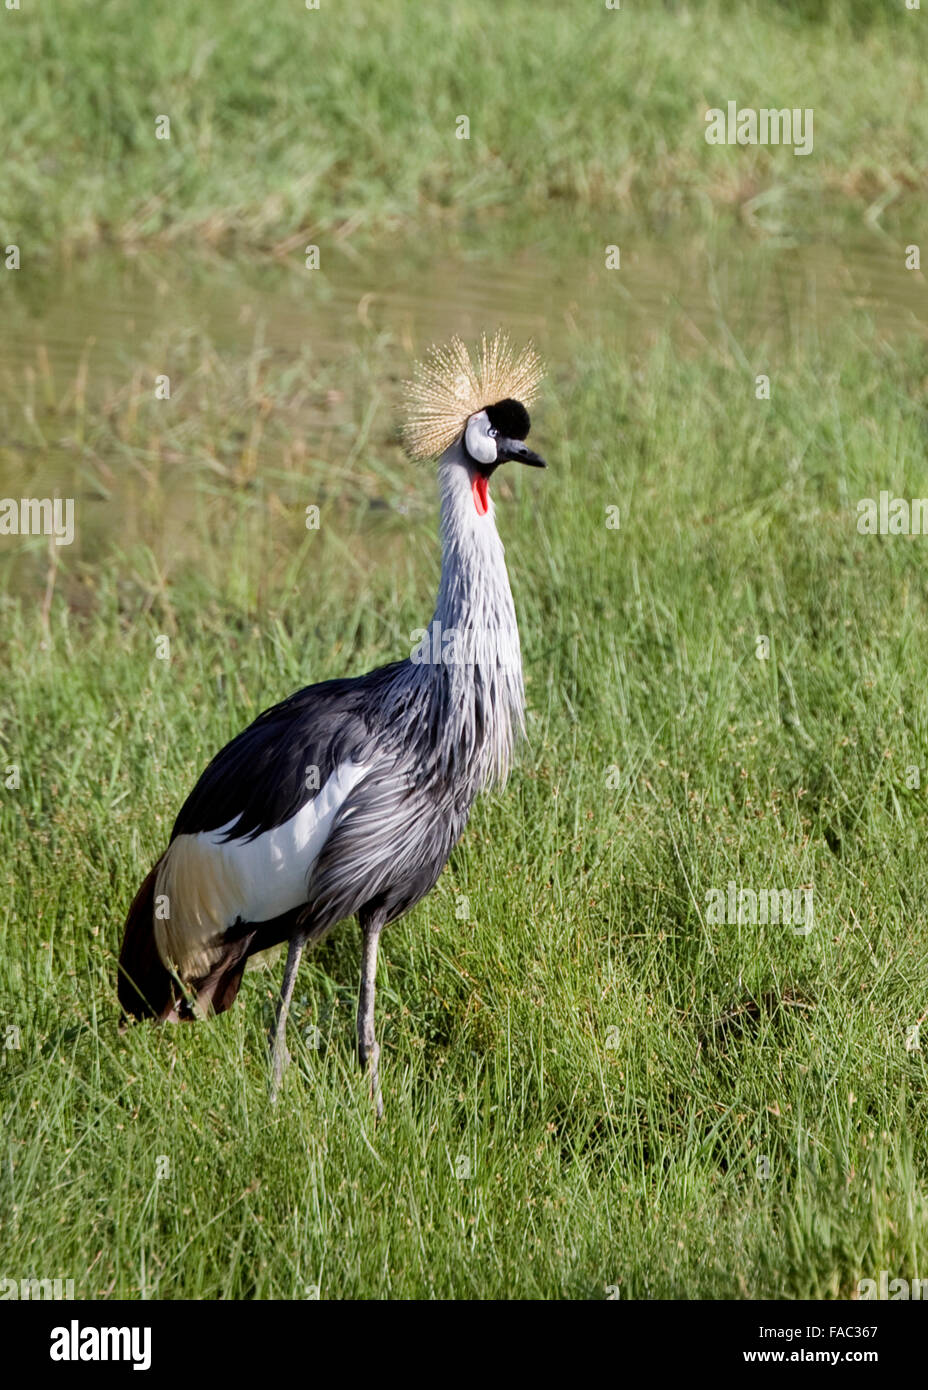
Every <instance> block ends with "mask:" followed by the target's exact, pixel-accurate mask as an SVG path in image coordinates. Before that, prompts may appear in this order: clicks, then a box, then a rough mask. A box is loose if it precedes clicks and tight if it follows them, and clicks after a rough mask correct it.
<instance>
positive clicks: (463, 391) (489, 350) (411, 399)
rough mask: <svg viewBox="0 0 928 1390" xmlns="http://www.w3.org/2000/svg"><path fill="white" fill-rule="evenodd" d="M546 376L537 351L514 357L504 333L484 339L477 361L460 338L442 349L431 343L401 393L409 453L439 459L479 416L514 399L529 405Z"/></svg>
mask: <svg viewBox="0 0 928 1390" xmlns="http://www.w3.org/2000/svg"><path fill="white" fill-rule="evenodd" d="M543 376H544V365H543V363H542V361H541V358H540V357H539V356H538V354H537V352H536V351H535V348H534V346H533V345H532V344H531V343H528V344H527V345H526V346H525V347H524V348H523V349H522V351H521V352H520V353H519V354H518V355H516V353H515V350H514V349H513V346H512V344H511V342H510V341H509V339H508V337H507V336H506V334H505V333H503V332H502V330H499V331H497V332H496V333H495V334H494V335H493V337H492V338H488V337H487V335H486V334H485V333H484V334H483V336H482V338H481V339H480V348H479V352H478V353H477V356H476V359H475V360H474V359H472V358H471V355H470V353H469V352H468V350H467V348H466V346H465V345H464V343H463V342H462V341H461V339H460V338H452V339H451V342H450V343H448V344H447V345H446V346H443V347H436V346H435V345H434V344H433V346H432V347H431V348H430V349H429V351H428V352H427V353H426V356H425V359H424V360H423V361H422V362H417V363H416V365H415V367H414V368H413V377H412V380H411V381H407V382H406V384H405V386H404V388H403V394H404V397H405V401H406V409H407V412H408V414H407V418H406V422H405V424H404V427H403V438H404V440H405V443H406V448H407V450H408V451H409V453H410V454H411V455H412V457H413V458H417V459H428V458H437V456H438V455H439V454H443V453H444V451H445V450H446V449H447V448H448V445H449V444H453V443H454V441H455V440H456V439H457V437H458V435H459V434H460V433H461V431H462V430H463V429H464V426H465V424H466V423H467V419H468V417H469V416H471V415H473V414H474V412H475V411H478V410H483V409H484V408H485V407H486V406H488V405H495V404H496V402H497V401H502V400H506V399H508V398H510V397H511V398H512V399H513V400H517V401H521V402H522V404H523V405H524V406H529V405H531V403H532V401H533V400H534V399H535V397H536V396H537V394H538V383H539V382H540V381H541V379H542V377H543Z"/></svg>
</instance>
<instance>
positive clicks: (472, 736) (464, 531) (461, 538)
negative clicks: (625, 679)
mask: <svg viewBox="0 0 928 1390" xmlns="http://www.w3.org/2000/svg"><path fill="white" fill-rule="evenodd" d="M475 473H476V470H475V468H474V465H473V464H472V463H470V461H469V460H468V459H467V456H466V455H465V454H464V451H463V448H462V446H461V444H460V441H458V442H456V443H455V444H452V445H451V447H450V448H449V449H447V450H446V451H445V453H444V454H443V455H442V457H441V459H440V461H439V467H438V479H439V491H440V495H441V540H442V572H441V585H440V588H439V591H438V600H437V603H436V606H435V616H434V618H433V620H432V626H431V629H430V636H429V639H428V642H429V656H430V661H429V670H430V673H431V675H432V676H433V679H434V683H435V692H436V697H437V700H438V704H439V707H440V714H439V719H440V721H441V727H440V728H437V729H436V732H437V733H438V734H439V736H440V738H441V742H442V745H443V747H444V749H445V754H446V757H445V759H443V761H446V762H447V763H448V764H454V765H457V766H459V767H460V765H461V763H463V764H464V765H465V766H466V769H467V776H468V780H471V779H472V780H473V784H474V789H475V790H476V789H477V788H479V787H480V786H483V785H486V784H487V783H489V782H492V781H497V780H504V779H505V777H506V774H507V773H508V771H509V766H510V762H511V760H512V750H513V744H514V742H515V738H516V736H517V735H518V734H519V733H521V732H522V730H523V728H524V713H523V711H524V693H523V686H522V655H521V651H520V648H519V629H518V627H517V625H516V614H515V607H514V605H513V602H512V591H511V590H510V588H509V576H508V574H507V572H506V562H505V558H504V554H503V543H502V541H501V540H500V538H499V533H498V532H497V529H496V522H495V520H494V515H493V513H494V509H493V503H492V501H490V503H489V510H488V511H487V512H486V513H485V514H481V513H480V512H479V511H478V509H477V506H476V503H475V500H474V495H473V482H474V476H475ZM439 644H440V650H439ZM461 770H462V771H463V768H461Z"/></svg>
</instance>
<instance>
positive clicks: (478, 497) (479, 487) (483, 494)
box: [473, 473, 490, 516]
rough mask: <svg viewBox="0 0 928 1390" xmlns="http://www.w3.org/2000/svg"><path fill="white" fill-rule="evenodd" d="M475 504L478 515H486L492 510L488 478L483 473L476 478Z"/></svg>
mask: <svg viewBox="0 0 928 1390" xmlns="http://www.w3.org/2000/svg"><path fill="white" fill-rule="evenodd" d="M473 490H474V506H475V507H476V508H477V515H478V516H486V514H487V512H488V511H489V510H490V493H489V488H488V485H487V480H486V478H485V477H484V476H483V474H482V473H478V474H477V476H476V477H475V478H474V489H473Z"/></svg>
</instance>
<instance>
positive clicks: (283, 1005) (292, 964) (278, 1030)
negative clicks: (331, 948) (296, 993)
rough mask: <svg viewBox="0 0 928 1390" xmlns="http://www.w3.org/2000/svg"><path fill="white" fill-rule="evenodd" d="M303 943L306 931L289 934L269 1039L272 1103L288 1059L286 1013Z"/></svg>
mask: <svg viewBox="0 0 928 1390" xmlns="http://www.w3.org/2000/svg"><path fill="white" fill-rule="evenodd" d="M305 945H306V933H305V932H297V934H296V935H295V936H291V938H290V945H289V947H288V949H287V964H286V966H285V967H284V982H283V984H282V985H281V987H280V1001H279V1003H278V1005H277V1021H276V1023H275V1025H274V1036H273V1038H272V1040H271V1104H272V1105H273V1104H274V1102H275V1101H276V1100H277V1093H278V1091H279V1090H280V1080H281V1077H282V1076H283V1074H284V1072H285V1070H286V1068H287V1064H288V1063H289V1061H290V1053H289V1051H288V1049H287V1015H288V1014H289V1012H290V1000H291V999H292V998H293V986H294V984H295V983H296V972H297V970H298V969H299V965H300V956H301V955H302V954H303V947H304V946H305Z"/></svg>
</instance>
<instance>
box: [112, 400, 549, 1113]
mask: <svg viewBox="0 0 928 1390" xmlns="http://www.w3.org/2000/svg"><path fill="white" fill-rule="evenodd" d="M494 422H495V423H494ZM466 423H467V429H466V431H462V434H461V435H460V436H459V437H458V438H457V439H456V440H455V441H454V442H453V443H452V444H451V445H450V447H448V448H447V449H446V450H445V452H444V453H443V454H442V457H441V459H440V460H439V465H438V481H439V494H440V499H441V541H442V571H441V582H440V586H439V591H438V598H437V601H436V605H435V611H434V615H433V618H432V621H431V623H430V624H429V626H428V628H426V629H425V630H424V632H422V633H419V634H416V637H415V641H414V642H411V647H412V649H411V652H410V655H409V656H408V657H407V658H406V659H405V660H402V661H398V662H395V663H393V664H391V665H389V666H384V667H381V668H379V669H377V670H375V671H372V672H370V673H369V674H367V675H365V676H361V677H358V678H355V679H353V680H338V681H328V682H324V683H323V684H321V685H317V686H312V687H309V688H308V689H306V690H303V691H300V692H298V693H297V694H296V695H294V696H291V697H290V699H289V700H285V701H284V702H283V703H282V704H280V705H277V706H275V707H273V708H272V709H270V710H268V711H266V712H265V713H264V714H263V715H261V716H260V717H259V718H258V719H257V720H255V722H254V723H253V724H252V725H251V726H250V727H249V728H248V729H246V730H244V731H243V732H242V733H241V734H240V735H239V736H238V737H237V738H236V739H233V741H232V742H231V743H230V744H229V745H227V747H226V748H224V749H223V750H222V751H221V752H220V753H219V754H218V755H217V756H216V758H214V759H213V761H212V763H211V764H210V765H209V767H208V768H207V769H206V771H205V772H204V773H203V776H202V777H201V778H200V780H199V782H198V783H197V786H196V787H195V788H194V790H193V792H192V793H191V795H190V796H189V797H188V799H187V801H186V802H185V804H184V807H183V808H182V810H181V812H180V815H179V816H178V818H177V822H176V824H175V826H174V831H173V834H172V837H171V843H170V845H169V847H168V850H167V851H166V853H165V854H164V856H162V859H161V860H160V861H159V864H158V865H157V866H156V868H155V870H154V871H153V872H152V874H151V875H149V878H148V879H147V880H146V883H145V885H143V889H142V890H141V891H140V893H139V895H138V897H137V899H136V902H135V903H134V904H133V908H132V911H131V912H130V917H129V921H128V923H127V927H126V935H125V940H124V943H123V951H122V955H121V959H120V964H121V970H122V974H121V979H120V1000H121V1002H122V1003H123V1007H124V1009H125V1010H126V1012H127V1013H132V1014H136V1015H138V1016H143V1015H145V1014H153V1015H155V1016H156V1017H160V1018H174V1019H185V1018H191V1017H194V1016H196V1015H197V1014H198V1013H203V1012H207V1011H209V1010H213V1011H215V1012H221V1011H222V1010H223V1009H224V1008H227V1007H228V1005H229V1004H230V1003H231V1001H232V1000H233V999H234V997H235V994H236V991H237V989H238V984H239V981H240V978H241V974H242V971H243V969H244V966H245V962H246V960H247V959H248V957H249V956H250V955H253V954H254V953H255V952H258V951H262V950H265V949H267V948H268V947H269V946H271V945H273V944H276V942H278V941H280V940H284V939H289V941H290V952H289V956H288V962H287V970H286V974H285V982H284V989H283V991H282V995H281V1002H280V1007H279V1011H278V1023H277V1030H276V1038H275V1045H274V1084H273V1090H274V1092H275V1093H276V1088H277V1084H278V1083H279V1079H280V1074H281V1071H282V1068H283V1065H284V1063H285V1061H286V1046H285V1043H284V1037H283V1032H284V1027H285V1023H286V1017H287V1012H288V1009H289V1005H290V999H291V995H292V990H293V982H294V978H295V975H296V968H297V965H298V962H299V958H300V953H301V951H302V949H303V946H304V944H305V943H306V942H308V941H309V942H312V941H315V940H318V939H320V938H321V937H322V936H323V935H325V933H326V932H327V931H329V930H330V929H331V928H332V927H333V926H334V925H335V924H336V923H338V922H340V921H343V920H344V919H346V918H348V917H351V916H355V915H357V916H358V918H359V920H360V922H361V925H362V929H363V932H364V942H365V945H364V960H363V970H362V991H361V1004H360V1008H359V1015H358V1042H359V1049H360V1054H361V1056H362V1059H367V1060H368V1062H369V1064H370V1066H371V1071H372V1086H373V1089H374V1092H375V1094H379V1092H378V1082H377V1075H376V1072H377V1056H378V1049H377V1047H376V1043H375V1041H374V1035H373V998H374V993H373V988H374V987H373V974H374V971H375V969H376V959H377V944H378V939H379V934H380V931H381V930H382V928H383V926H385V925H386V924H388V923H389V922H392V921H394V920H396V918H398V917H400V916H402V915H403V914H404V913H405V912H407V911H408V910H409V909H410V908H411V907H413V906H415V904H416V903H417V902H419V900H420V899H421V898H422V897H423V896H424V895H425V894H426V893H427V892H428V891H429V890H430V889H431V888H432V886H433V885H434V883H435V882H436V880H437V878H438V876H439V874H440V873H441V870H442V868H443V867H444V865H445V863H446V862H447V859H448V856H449V854H450V853H451V851H452V849H453V848H454V846H455V845H456V844H457V842H458V840H459V839H460V837H461V835H462V833H463V831H464V828H465V826H466V824H467V819H468V816H469V814H470V811H471V807H472V805H473V803H474V800H475V798H476V797H477V795H478V793H479V792H480V791H481V790H482V789H483V788H485V787H487V786H489V785H490V784H491V783H493V782H496V781H502V780H504V779H505V777H506V776H507V774H508V771H509V768H510V764H511V760H512V755H513V750H514V746H515V742H516V740H517V738H518V736H519V735H520V733H521V732H522V731H523V729H524V715H523V708H524V694H523V681H522V663H521V654H520V648H519V634H518V627H517V624H516V614H515V607H514V604H513V599H512V593H511V590H510V587H509V578H508V575H507V572H506V565H505V559H504V554H503V546H502V542H501V540H500V537H499V534H498V532H497V530H496V525H495V520H494V512H493V504H492V501H490V500H489V494H488V490H487V482H488V479H489V477H490V476H491V474H492V473H493V471H494V469H495V468H496V467H497V466H499V464H500V463H502V462H504V461H505V460H506V459H510V458H514V459H520V460H521V461H522V462H527V463H534V464H539V465H540V464H542V461H541V460H540V459H538V458H537V456H536V455H534V454H532V453H531V451H530V450H529V449H527V448H526V447H525V445H524V444H522V443H521V438H524V435H525V433H527V431H528V416H527V413H526V412H525V410H524V408H523V407H522V406H521V405H520V404H519V403H518V402H516V401H511V400H505V401H502V402H500V403H499V404H498V405H490V406H488V407H487V409H486V410H481V411H479V412H478V413H477V414H476V415H472V416H470V417H469V418H468V421H467V422H466ZM504 427H506V428H508V429H509V431H510V432H511V433H512V434H513V437H512V438H507V437H505V436H504V435H503V433H502V430H503V428H504ZM519 431H521V434H519ZM465 438H466V439H467V440H468V441H469V442H470V443H471V445H472V447H473V449H474V450H475V452H476V454H477V457H475V456H474V454H472V453H470V452H469V451H468V445H467V443H465ZM308 769H314V770H315V771H316V773H317V774H318V776H317V777H316V778H315V779H314V780H313V779H308V778H307V775H306V774H307V770H308ZM158 898H160V899H162V900H166V901H167V902H168V903H169V912H168V913H167V914H166V915H165V916H163V919H162V920H160V921H158V920H155V919H154V914H153V911H152V904H153V901H154V900H155V899H158ZM152 935H153V937H154V941H155V943H156V946H157V953H155V952H153V951H152V946H151V939H152ZM378 1109H379V1100H378Z"/></svg>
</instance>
